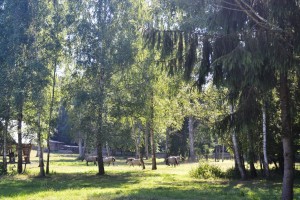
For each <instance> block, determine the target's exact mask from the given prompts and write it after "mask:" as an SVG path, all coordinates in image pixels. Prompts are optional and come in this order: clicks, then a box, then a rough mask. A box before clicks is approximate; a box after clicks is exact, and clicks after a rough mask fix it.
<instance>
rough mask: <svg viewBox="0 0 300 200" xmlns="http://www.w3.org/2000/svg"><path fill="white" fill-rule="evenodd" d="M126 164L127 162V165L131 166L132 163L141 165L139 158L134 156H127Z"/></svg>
mask: <svg viewBox="0 0 300 200" xmlns="http://www.w3.org/2000/svg"><path fill="white" fill-rule="evenodd" d="M126 164H129V166H133V167H134V165H138V166H141V165H142V163H141V161H140V159H136V158H127V160H126Z"/></svg>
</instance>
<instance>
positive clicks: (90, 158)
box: [81, 156, 98, 166]
mask: <svg viewBox="0 0 300 200" xmlns="http://www.w3.org/2000/svg"><path fill="white" fill-rule="evenodd" d="M83 160H86V165H87V166H88V165H89V162H94V165H96V166H97V160H98V159H97V156H85V157H84V158H83V159H82V160H81V161H83Z"/></svg>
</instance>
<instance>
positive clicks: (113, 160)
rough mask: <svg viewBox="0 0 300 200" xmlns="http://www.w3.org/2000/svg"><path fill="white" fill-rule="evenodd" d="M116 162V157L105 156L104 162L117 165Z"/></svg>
mask: <svg viewBox="0 0 300 200" xmlns="http://www.w3.org/2000/svg"><path fill="white" fill-rule="evenodd" d="M115 162H116V159H115V157H112V156H109V157H105V158H103V163H106V164H107V165H108V166H109V165H110V163H112V164H113V165H115Z"/></svg>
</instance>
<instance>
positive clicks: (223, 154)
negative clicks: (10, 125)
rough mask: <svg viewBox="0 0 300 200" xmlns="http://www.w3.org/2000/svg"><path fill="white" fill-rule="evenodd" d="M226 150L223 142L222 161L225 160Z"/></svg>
mask: <svg viewBox="0 0 300 200" xmlns="http://www.w3.org/2000/svg"><path fill="white" fill-rule="evenodd" d="M224 150H225V146H224V144H223V145H222V162H224Z"/></svg>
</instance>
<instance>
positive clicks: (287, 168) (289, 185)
mask: <svg viewBox="0 0 300 200" xmlns="http://www.w3.org/2000/svg"><path fill="white" fill-rule="evenodd" d="M287 73H288V72H280V92H279V93H280V108H281V127H282V146H283V159H284V172H283V183H282V199H284V200H290V199H293V195H294V194H293V184H294V168H293V158H294V155H293V154H294V152H293V142H292V139H293V135H292V131H291V115H290V106H289V88H288V74H287Z"/></svg>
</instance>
